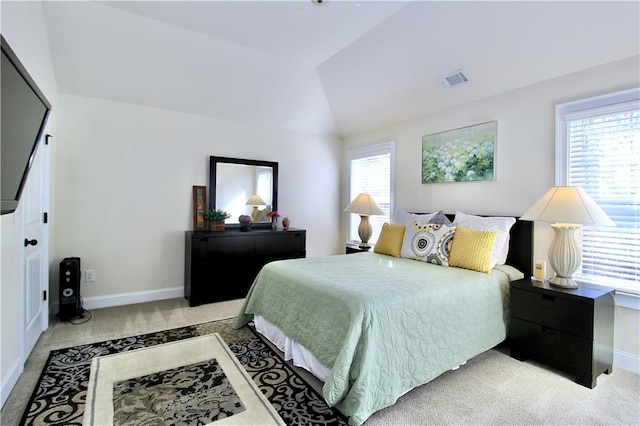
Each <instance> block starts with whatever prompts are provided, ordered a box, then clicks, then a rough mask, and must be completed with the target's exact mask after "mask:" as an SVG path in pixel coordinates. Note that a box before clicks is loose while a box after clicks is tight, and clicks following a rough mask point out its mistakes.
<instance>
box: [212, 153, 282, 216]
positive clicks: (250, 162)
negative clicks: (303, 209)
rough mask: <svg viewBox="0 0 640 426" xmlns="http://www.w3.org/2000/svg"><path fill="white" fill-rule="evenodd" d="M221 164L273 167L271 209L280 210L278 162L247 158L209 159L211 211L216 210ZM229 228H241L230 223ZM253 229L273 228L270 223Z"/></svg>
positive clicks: (213, 157)
mask: <svg viewBox="0 0 640 426" xmlns="http://www.w3.org/2000/svg"><path fill="white" fill-rule="evenodd" d="M219 163H231V164H243V165H246V166H263V167H271V169H272V170H273V176H272V183H273V185H272V186H273V187H272V188H271V191H272V202H271V206H272V207H271V208H272V210H274V211H277V210H278V162H277V161H260V160H248V159H245V158H232V157H217V156H213V155H212V156H210V157H209V209H211V210H215V209H216V181H217V171H218V164H219ZM227 226H238V227H239V226H240V224H239V223H230V224H228V225H227ZM252 226H253V227H256V228H268V227H271V224H270V223H269V222H258V223H253V224H252Z"/></svg>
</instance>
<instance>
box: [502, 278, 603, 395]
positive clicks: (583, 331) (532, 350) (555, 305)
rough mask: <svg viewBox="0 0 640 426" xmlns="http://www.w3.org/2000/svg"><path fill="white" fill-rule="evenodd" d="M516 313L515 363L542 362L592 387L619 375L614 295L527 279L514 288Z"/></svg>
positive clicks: (513, 324) (513, 316)
mask: <svg viewBox="0 0 640 426" xmlns="http://www.w3.org/2000/svg"><path fill="white" fill-rule="evenodd" d="M510 309H511V318H510V330H509V344H510V349H511V356H512V357H513V358H516V359H519V360H521V361H524V360H526V359H528V358H531V359H534V360H536V361H539V362H542V363H544V364H547V365H549V366H550V367H553V368H556V369H558V370H560V371H563V372H565V373H568V374H571V375H574V376H575V378H576V382H577V383H579V384H581V385H583V386H586V387H588V388H594V387H595V386H596V379H597V378H598V376H599V375H600V374H601V373H606V374H610V373H611V371H613V321H614V295H613V291H603V290H596V289H592V288H586V287H579V288H577V289H573V290H569V289H567V290H565V289H561V288H557V287H553V286H550V285H549V284H548V283H542V282H539V281H533V280H530V279H522V280H518V281H514V282H512V283H511V308H510Z"/></svg>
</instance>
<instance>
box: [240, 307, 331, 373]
mask: <svg viewBox="0 0 640 426" xmlns="http://www.w3.org/2000/svg"><path fill="white" fill-rule="evenodd" d="M253 323H254V324H255V326H256V331H257V332H258V333H260V334H262V335H263V336H264V337H266V338H267V339H269V341H270V342H271V343H273V344H274V345H275V346H276V347H277V348H278V349H280V350H281V351H282V352H283V353H284V359H285V360H286V361H289V360H293V365H295V366H296V367H302V368H304V369H305V370H307V371H308V372H310V373H311V374H313V375H314V376H316V377H317V378H318V379H319V380H321V381H323V382H325V381H327V377H329V373H331V369H330V368H327V367H326V366H324V365H322V364H321V363H320V362H318V360H317V359H316V357H314V356H313V355H312V354H311V352H309V351H308V350H307V349H305V347H304V346H302V345H301V344H299V343H297V342H296V341H295V340H293V339H291V338H289V337H287V336H285V335H284V333H283V332H282V331H280V329H279V328H278V327H276V326H275V325H273V324H271V323H270V322H269V321H267V320H266V319H264V318H263V317H261V316H260V315H255V316H254V318H253Z"/></svg>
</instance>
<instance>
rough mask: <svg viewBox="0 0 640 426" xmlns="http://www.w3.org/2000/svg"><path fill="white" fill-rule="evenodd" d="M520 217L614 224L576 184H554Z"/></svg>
mask: <svg viewBox="0 0 640 426" xmlns="http://www.w3.org/2000/svg"><path fill="white" fill-rule="evenodd" d="M520 219H522V220H539V221H543V222H557V223H575V224H580V225H602V226H615V225H616V224H615V223H614V222H613V221H612V220H611V219H610V218H609V216H607V214H606V213H605V212H604V210H602V209H601V208H600V206H598V205H597V204H596V202H595V201H593V199H592V198H591V197H590V196H589V194H587V193H586V192H585V190H584V189H582V188H580V187H577V186H554V187H553V188H551V189H550V190H549V191H547V193H546V194H544V196H543V197H542V198H540V199H539V200H538V201H537V202H536V203H535V204H534V205H533V206H532V207H531V208H530V209H529V210H527V211H526V212H525V213H524V214H523V215H522V216H521V217H520Z"/></svg>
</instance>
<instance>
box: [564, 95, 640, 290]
mask: <svg viewBox="0 0 640 426" xmlns="http://www.w3.org/2000/svg"><path fill="white" fill-rule="evenodd" d="M556 119H557V132H558V134H557V140H556V144H557V146H556V171H557V173H556V180H557V182H556V183H557V184H558V185H571V186H580V187H582V188H584V190H585V191H586V192H587V193H588V194H589V195H590V196H591V197H592V198H593V199H594V201H596V202H597V203H598V205H599V206H600V207H602V209H603V210H604V211H605V212H606V213H607V214H608V215H609V217H611V219H612V220H613V221H614V222H615V223H616V225H617V226H616V227H594V226H592V227H587V226H585V227H584V228H583V229H582V265H581V267H580V269H579V270H578V271H577V272H576V274H575V275H576V276H577V277H578V278H579V279H583V280H585V281H589V282H593V283H596V284H597V283H599V284H605V285H607V286H609V287H617V288H621V289H624V288H628V289H635V290H638V289H640V89H633V90H628V91H624V92H618V93H614V94H611V95H606V96H601V97H597V98H591V99H586V100H583V101H578V102H572V103H568V104H563V105H559V106H558V107H557V108H556Z"/></svg>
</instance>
